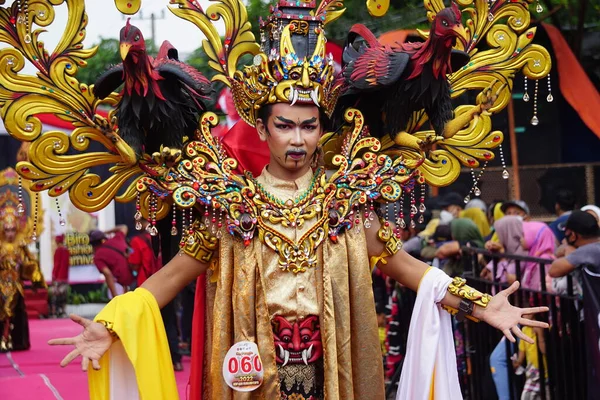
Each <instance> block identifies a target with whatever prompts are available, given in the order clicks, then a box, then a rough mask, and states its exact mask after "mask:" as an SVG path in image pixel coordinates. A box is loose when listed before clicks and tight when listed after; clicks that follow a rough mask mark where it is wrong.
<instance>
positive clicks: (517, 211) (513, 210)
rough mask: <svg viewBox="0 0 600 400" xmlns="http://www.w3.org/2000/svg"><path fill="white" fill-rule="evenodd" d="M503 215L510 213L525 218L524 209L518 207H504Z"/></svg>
mask: <svg viewBox="0 0 600 400" xmlns="http://www.w3.org/2000/svg"><path fill="white" fill-rule="evenodd" d="M504 215H512V216H516V217H523V218H525V217H526V216H527V213H526V212H525V210H523V209H521V208H519V207H515V206H508V207H507V208H506V211H505V212H504Z"/></svg>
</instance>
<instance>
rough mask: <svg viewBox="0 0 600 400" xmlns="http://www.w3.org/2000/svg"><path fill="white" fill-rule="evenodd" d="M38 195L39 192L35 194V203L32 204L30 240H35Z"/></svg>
mask: <svg viewBox="0 0 600 400" xmlns="http://www.w3.org/2000/svg"><path fill="white" fill-rule="evenodd" d="M39 202H40V195H39V193H36V194H35V203H34V206H33V234H32V235H31V240H33V241H34V242H37V238H38V237H37V228H38V209H39Z"/></svg>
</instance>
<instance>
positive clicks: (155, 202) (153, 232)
mask: <svg viewBox="0 0 600 400" xmlns="http://www.w3.org/2000/svg"><path fill="white" fill-rule="evenodd" d="M151 200H152V222H151V224H152V227H151V228H150V235H152V236H156V235H158V229H156V210H157V209H158V199H157V197H156V195H155V196H152V198H151Z"/></svg>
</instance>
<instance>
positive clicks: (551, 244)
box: [522, 221, 556, 290]
mask: <svg viewBox="0 0 600 400" xmlns="http://www.w3.org/2000/svg"><path fill="white" fill-rule="evenodd" d="M523 233H524V237H523V248H524V249H526V250H527V254H528V255H529V256H530V257H537V258H547V259H554V252H555V251H556V237H555V236H554V233H553V232H552V230H551V229H550V228H549V227H548V225H546V224H545V223H543V222H537V221H525V222H523ZM546 267H548V268H549V267H550V264H548V265H546ZM548 268H544V269H545V270H544V276H546V273H547V271H546V269H548ZM522 276H523V279H522V281H523V287H526V288H530V289H534V290H541V280H540V279H541V276H540V264H538V263H535V262H528V263H526V264H525V270H524V271H523V274H522Z"/></svg>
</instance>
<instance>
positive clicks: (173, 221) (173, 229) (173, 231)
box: [171, 203, 178, 236]
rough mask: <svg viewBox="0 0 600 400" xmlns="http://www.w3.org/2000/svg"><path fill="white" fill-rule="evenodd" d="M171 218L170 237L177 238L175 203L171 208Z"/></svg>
mask: <svg viewBox="0 0 600 400" xmlns="http://www.w3.org/2000/svg"><path fill="white" fill-rule="evenodd" d="M171 208H172V214H173V218H172V219H171V236H177V233H178V232H177V206H176V205H175V203H173V205H172V206H171Z"/></svg>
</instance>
